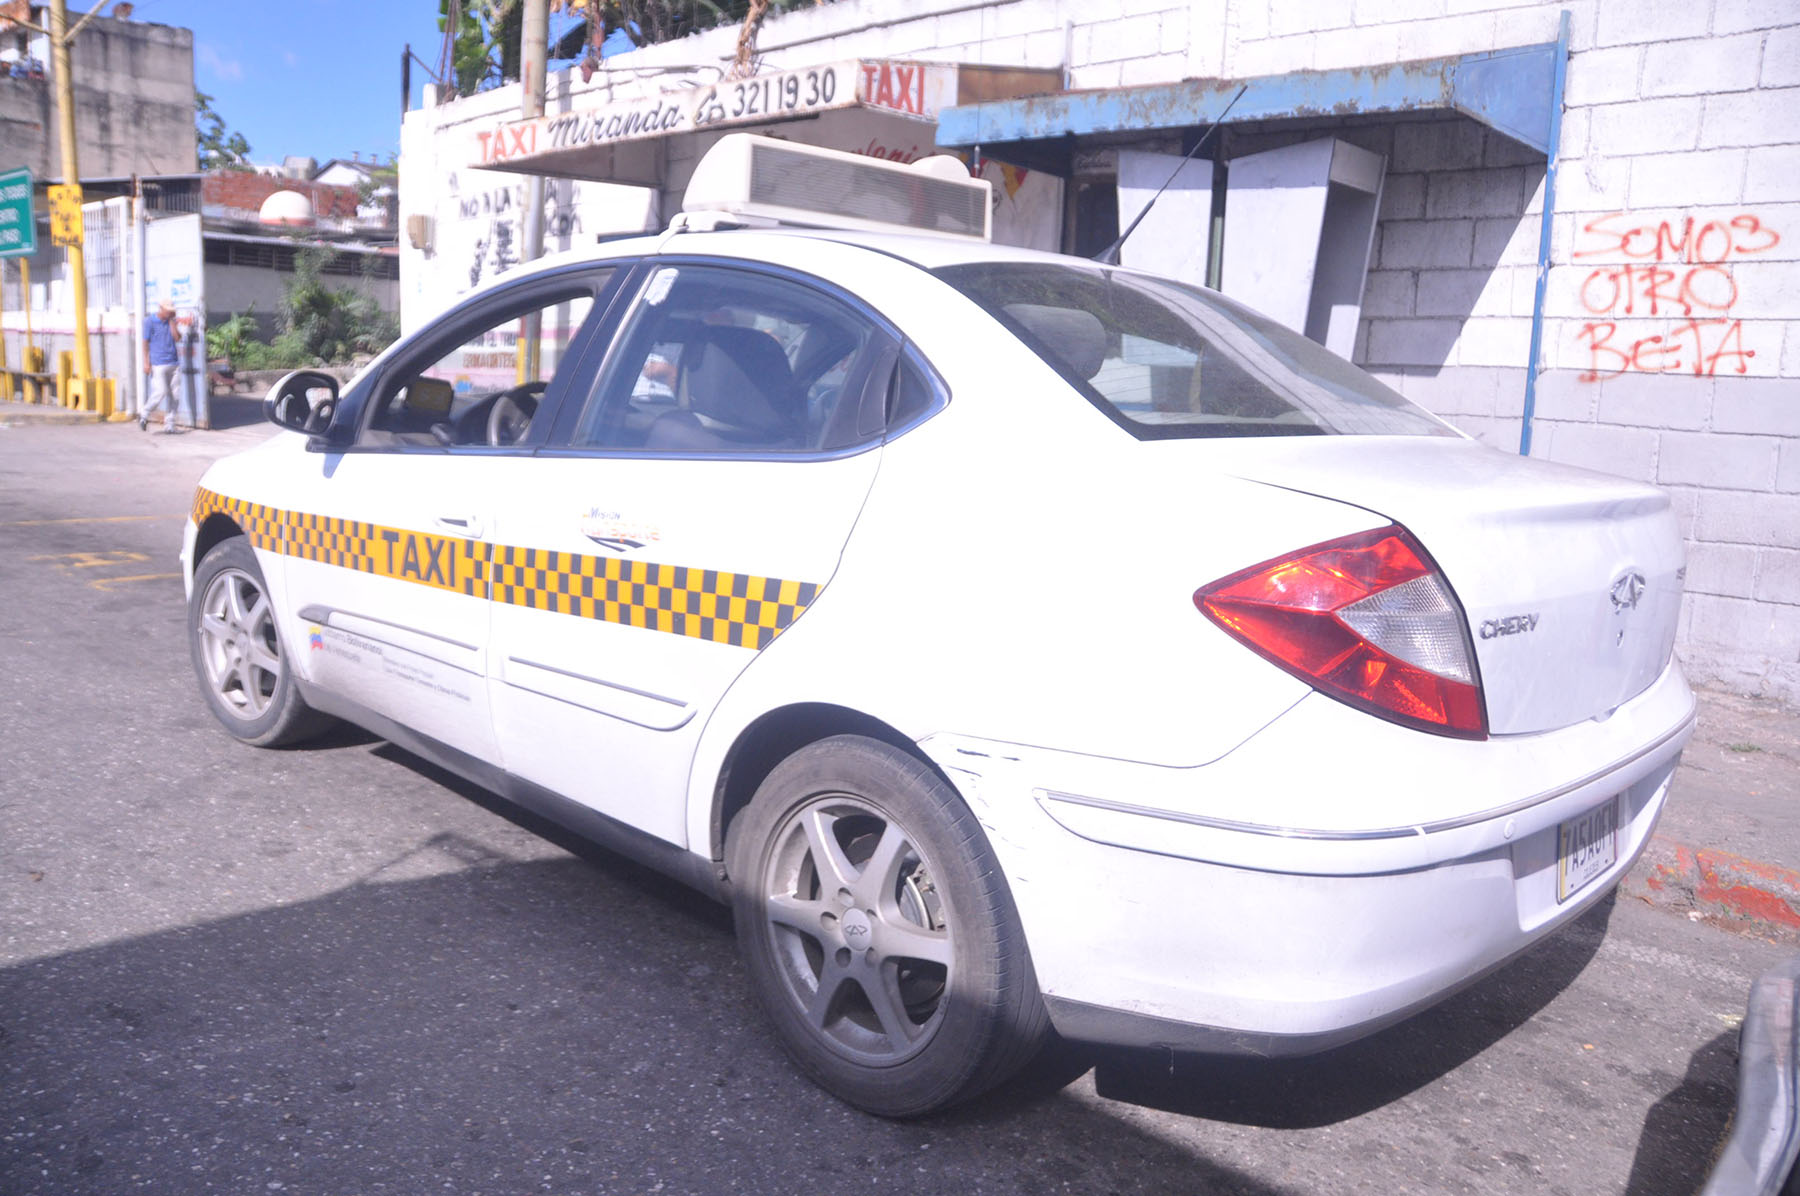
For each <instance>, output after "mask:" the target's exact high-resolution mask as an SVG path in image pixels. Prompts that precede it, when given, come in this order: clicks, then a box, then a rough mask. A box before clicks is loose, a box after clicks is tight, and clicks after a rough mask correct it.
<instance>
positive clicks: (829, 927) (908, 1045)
mask: <svg viewBox="0 0 1800 1196" xmlns="http://www.w3.org/2000/svg"><path fill="white" fill-rule="evenodd" d="M772 843H773V846H772V848H771V850H770V852H769V854H768V856H767V857H766V858H767V861H768V863H767V865H766V866H765V869H764V882H763V887H762V891H763V897H764V902H763V905H764V911H765V914H764V916H765V919H766V928H767V933H768V936H769V945H770V946H771V947H772V948H773V952H774V957H775V963H776V969H777V971H778V972H779V974H780V976H781V979H782V981H783V984H784V987H785V988H786V990H787V995H788V997H789V999H790V1000H791V1001H792V1002H793V1004H794V1007H795V1009H796V1011H797V1012H798V1013H799V1014H800V1016H801V1018H802V1020H804V1021H805V1023H806V1024H807V1026H808V1027H809V1028H810V1029H811V1030H812V1031H813V1033H815V1034H816V1035H818V1036H819V1037H820V1039H822V1040H823V1041H824V1042H825V1043H827V1044H828V1045H829V1046H830V1047H831V1048H832V1049H833V1050H834V1051H836V1052H837V1053H839V1054H841V1055H843V1056H845V1057H847V1058H848V1059H850V1060H851V1061H853V1062H856V1063H859V1064H863V1065H865V1066H891V1065H893V1064H897V1063H901V1062H904V1061H905V1060H907V1059H910V1058H912V1057H913V1056H915V1055H917V1054H918V1053H919V1052H920V1051H922V1050H924V1049H925V1047H926V1046H927V1045H928V1044H929V1043H930V1041H931V1040H932V1038H933V1036H934V1035H935V1034H936V1033H937V1030H938V1028H939V1026H940V1025H941V1024H942V1021H943V1017H944V1007H945V999H944V998H945V994H946V993H947V992H948V990H949V980H950V970H951V964H952V958H953V952H954V947H955V932H954V927H953V925H952V923H951V920H950V918H949V911H948V910H947V909H946V907H945V905H944V903H943V901H942V899H941V896H940V895H939V893H938V892H937V886H936V882H935V880H934V877H935V875H936V874H935V873H934V871H933V870H932V868H931V866H930V864H929V862H928V861H927V860H926V859H925V857H924V855H923V853H922V852H921V851H920V850H919V848H918V846H917V845H916V844H915V843H914V841H913V839H912V837H911V836H910V835H908V834H907V832H906V830H905V828H903V827H902V826H901V825H900V824H899V823H897V822H895V821H894V820H893V819H892V818H891V817H890V816H889V815H887V814H886V813H885V812H884V811H882V810H880V809H879V808H877V807H876V806H874V805H872V804H870V803H869V802H867V801H864V800H863V799H861V798H857V797H853V796H851V795H848V794H831V795H826V796H821V797H817V798H814V799H812V800H810V801H808V802H807V803H806V804H804V805H803V806H801V807H800V808H798V809H797V810H795V811H794V812H792V813H791V814H789V815H788V817H787V818H786V819H784V820H783V822H782V824H781V826H780V828H779V829H778V831H777V832H776V834H775V836H774V837H773V840H772Z"/></svg>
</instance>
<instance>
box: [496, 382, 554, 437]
mask: <svg viewBox="0 0 1800 1196" xmlns="http://www.w3.org/2000/svg"><path fill="white" fill-rule="evenodd" d="M544 387H545V383H542V382H527V383H526V384H525V385H523V386H515V387H513V388H512V389H511V390H503V391H501V392H500V393H499V394H497V395H495V396H494V405H493V407H492V408H490V409H489V411H488V421H487V442H488V443H489V444H490V445H492V446H493V447H495V448H505V447H506V446H507V445H509V444H517V443H519V441H520V440H522V439H523V438H524V436H525V429H527V428H529V427H530V426H531V417H532V416H534V415H536V414H537V409H538V399H539V398H540V397H542V395H543V393H544Z"/></svg>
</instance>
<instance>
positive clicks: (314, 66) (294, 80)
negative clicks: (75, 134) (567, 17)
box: [72, 0, 567, 163]
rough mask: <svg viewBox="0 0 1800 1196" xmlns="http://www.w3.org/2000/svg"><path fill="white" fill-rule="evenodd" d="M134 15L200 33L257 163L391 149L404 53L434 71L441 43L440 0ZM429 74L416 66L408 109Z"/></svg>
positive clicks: (251, 1)
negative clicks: (409, 46) (407, 50)
mask: <svg viewBox="0 0 1800 1196" xmlns="http://www.w3.org/2000/svg"><path fill="white" fill-rule="evenodd" d="M72 7H74V8H76V9H83V8H86V7H87V5H86V4H85V3H82V2H81V0H77V3H76V4H74V5H73V6H72ZM131 19H132V20H134V21H148V22H153V23H156V24H161V25H179V26H182V27H184V28H187V29H191V30H193V31H194V86H195V87H196V88H198V89H199V90H200V91H203V92H205V93H206V94H208V95H210V96H212V97H213V109H214V110H215V111H216V112H218V114H219V115H220V116H222V117H224V118H225V124H226V127H227V128H229V129H231V130H233V131H235V132H239V133H242V134H243V135H244V137H245V139H246V140H248V141H249V142H250V157H251V160H252V161H255V162H259V163H260V162H279V161H280V160H281V159H282V158H283V157H284V156H286V155H288V154H298V155H302V156H309V157H313V158H317V159H318V160H319V162H320V163H324V162H326V161H329V160H330V159H332V158H349V157H350V156H351V155H352V154H353V153H354V154H361V155H362V156H363V157H364V158H367V157H369V156H371V155H374V156H376V157H379V158H386V157H387V156H388V155H389V154H391V153H393V152H395V151H396V150H398V149H399V148H400V55H401V51H402V49H403V48H404V47H405V46H406V45H407V43H409V42H410V43H411V44H412V49H413V53H414V54H417V55H418V56H419V57H420V58H422V59H424V60H425V62H426V63H428V64H430V65H431V66H432V67H433V68H434V69H435V68H436V66H437V61H438V55H439V52H440V50H441V48H442V44H443V35H442V34H440V33H439V32H438V30H437V0H136V4H135V8H134V11H133V13H132V15H131ZM566 27H567V26H566V22H565V21H564V20H563V19H562V18H557V17H553V18H552V19H551V28H552V31H553V32H555V31H559V30H561V29H563V28H566ZM429 81H430V77H429V76H428V75H427V74H426V72H425V70H424V69H423V68H421V67H420V66H419V65H418V64H417V63H414V64H413V71H412V96H411V104H412V105H413V106H416V105H417V104H418V102H419V88H420V86H421V85H422V84H424V83H427V82H429Z"/></svg>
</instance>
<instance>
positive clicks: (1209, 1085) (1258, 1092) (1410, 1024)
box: [1094, 896, 1614, 1129]
mask: <svg viewBox="0 0 1800 1196" xmlns="http://www.w3.org/2000/svg"><path fill="white" fill-rule="evenodd" d="M1613 902H1614V897H1613V896H1608V897H1607V898H1606V899H1605V900H1603V901H1602V902H1601V903H1600V904H1599V905H1597V906H1595V908H1593V909H1592V910H1590V911H1588V912H1587V913H1586V914H1584V915H1583V916H1582V917H1581V918H1580V919H1578V920H1577V921H1576V922H1574V923H1573V924H1571V925H1570V926H1568V927H1566V928H1564V929H1563V931H1562V932H1560V933H1559V934H1557V935H1555V936H1553V937H1552V938H1551V939H1549V940H1548V941H1547V942H1543V943H1540V944H1538V945H1537V946H1536V947H1535V948H1534V949H1532V950H1531V951H1529V952H1527V953H1526V954H1525V955H1523V956H1521V957H1520V958H1518V959H1515V960H1513V961H1512V962H1511V963H1509V964H1507V965H1506V966H1504V967H1502V968H1501V969H1499V970H1498V971H1496V972H1494V973H1492V974H1491V975H1489V976H1487V977H1485V978H1484V979H1482V980H1481V981H1479V982H1478V983H1476V984H1474V985H1472V986H1470V987H1469V988H1467V989H1465V990H1463V991H1462V992H1461V993H1458V994H1457V995H1455V996H1453V997H1451V998H1450V999H1449V1000H1447V1001H1444V1002H1443V1003H1442V1004H1439V1005H1435V1006H1433V1007H1432V1008H1430V1009H1427V1010H1425V1011H1424V1012H1423V1013H1420V1014H1417V1015H1416V1016H1414V1017H1411V1018H1409V1019H1407V1020H1406V1021H1405V1022H1402V1023H1401V1024H1399V1025H1397V1026H1393V1027H1390V1028H1389V1029H1387V1030H1383V1031H1381V1032H1380V1033H1378V1034H1375V1035H1373V1036H1371V1037H1369V1038H1365V1039H1362V1040H1360V1041H1358V1042H1353V1043H1350V1044H1349V1045H1347V1046H1343V1047H1339V1048H1337V1049H1336V1050H1332V1051H1327V1052H1325V1053H1323V1054H1319V1055H1310V1056H1306V1057H1304V1058H1298V1059H1242V1058H1219V1057H1211V1056H1201V1055H1182V1054H1176V1055H1171V1054H1170V1053H1169V1052H1166V1051H1163V1052H1153V1051H1101V1052H1098V1054H1097V1065H1096V1068H1095V1073H1094V1075H1095V1086H1096V1087H1097V1088H1098V1089H1099V1091H1100V1093H1101V1095H1103V1096H1107V1097H1111V1098H1112V1099H1114V1100H1127V1101H1132V1102H1134V1103H1137V1104H1142V1105H1148V1106H1151V1107H1153V1108H1157V1109H1162V1110H1165V1111H1167V1112H1171V1113H1181V1114H1186V1115H1189V1116H1194V1117H1206V1118H1210V1119H1212V1120H1215V1121H1228V1122H1233V1123H1237V1124H1243V1125H1255V1126H1263V1127H1266V1128H1272V1129H1304V1128H1315V1127H1318V1126H1325V1125H1332V1124H1335V1123H1337V1122H1341V1121H1347V1120H1349V1119H1351V1118H1353V1117H1359V1116H1361V1115H1363V1114H1365V1113H1368V1112H1370V1111H1372V1110H1374V1109H1378V1108H1380V1107H1382V1106H1383V1105H1387V1104H1390V1103H1392V1102H1393V1101H1396V1100H1398V1099H1400V1098H1401V1097H1403V1096H1405V1095H1407V1094H1408V1093H1411V1092H1414V1091H1417V1090H1418V1089H1420V1088H1423V1087H1424V1086H1425V1085H1427V1084H1429V1083H1431V1082H1432V1081H1434V1080H1437V1079H1439V1078H1441V1077H1442V1076H1444V1075H1447V1074H1448V1073H1450V1072H1451V1071H1454V1070H1455V1069H1456V1068H1458V1067H1460V1066H1461V1065H1462V1064H1464V1063H1466V1062H1468V1061H1469V1060H1470V1059H1473V1058H1474V1057H1475V1056H1476V1055H1479V1054H1480V1053H1481V1052H1482V1051H1485V1050H1486V1049H1487V1048H1488V1047H1490V1046H1492V1045H1494V1044H1495V1043H1496V1042H1499V1041H1500V1040H1501V1039H1503V1038H1505V1037H1506V1036H1507V1035H1508V1034H1511V1033H1512V1032H1513V1031H1514V1030H1516V1029H1518V1028H1519V1027H1520V1026H1522V1025H1524V1024H1525V1023H1526V1022H1528V1021H1530V1020H1531V1018H1532V1017H1533V1015H1535V1014H1536V1013H1537V1012H1538V1011H1539V1010H1541V1009H1542V1008H1544V1006H1545V1005H1547V1004H1549V1003H1550V1001H1551V1000H1553V999H1554V998H1555V997H1556V996H1557V994H1559V993H1561V992H1562V991H1563V990H1564V989H1566V988H1567V987H1568V986H1569V985H1570V984H1571V983H1573V982H1574V980H1575V978H1576V977H1577V976H1579V975H1580V974H1581V971H1582V969H1583V968H1585V967H1586V966H1587V965H1588V962H1589V961H1590V960H1592V959H1593V957H1594V953H1595V952H1596V951H1598V950H1599V948H1600V942H1601V940H1602V938H1604V936H1605V933H1606V925H1607V922H1608V920H1609V919H1610V918H1611V916H1612V909H1613Z"/></svg>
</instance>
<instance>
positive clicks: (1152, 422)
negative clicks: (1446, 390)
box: [933, 262, 1456, 440]
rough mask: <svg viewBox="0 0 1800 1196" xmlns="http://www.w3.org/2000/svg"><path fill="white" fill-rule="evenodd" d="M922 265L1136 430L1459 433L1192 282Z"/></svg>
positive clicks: (1015, 265) (1185, 433)
mask: <svg viewBox="0 0 1800 1196" xmlns="http://www.w3.org/2000/svg"><path fill="white" fill-rule="evenodd" d="M933 273H935V274H936V275H937V276H938V277H939V278H941V279H943V280H944V281H945V282H947V283H949V284H950V285H951V286H953V287H955V288H956V289H957V290H959V291H961V292H962V293H963V294H965V295H967V296H968V297H969V298H971V299H973V300H974V301H975V302H977V303H979V304H980V305H981V306H982V307H984V308H986V309H987V311H988V312H989V313H991V314H992V315H993V316H994V317H995V318H996V319H998V320H999V321H1000V322H1001V323H1003V324H1005V325H1006V326H1007V327H1008V328H1009V329H1011V330H1012V332H1013V333H1014V335H1016V336H1017V337H1018V338H1019V340H1021V341H1022V342H1024V343H1025V345H1026V346H1027V347H1028V348H1030V349H1031V350H1032V351H1033V352H1034V353H1036V354H1037V355H1038V356H1039V357H1041V358H1043V359H1044V361H1045V362H1047V363H1048V364H1050V365H1051V366H1052V367H1054V368H1055V369H1056V371H1057V372H1058V373H1060V374H1061V375H1062V376H1063V377H1064V378H1066V379H1067V380H1068V381H1069V382H1070V384H1071V385H1073V386H1074V387H1075V388H1076V389H1077V390H1079V391H1080V392H1081V393H1082V394H1083V395H1085V396H1086V397H1087V399H1088V401H1089V402H1091V403H1093V404H1094V405H1095V406H1096V407H1099V408H1100V410H1102V411H1103V412H1105V413H1106V414H1107V415H1108V416H1109V417H1110V418H1111V419H1112V420H1113V421H1114V422H1115V423H1117V424H1119V425H1120V426H1121V427H1123V428H1125V429H1126V430H1127V431H1129V432H1130V433H1132V435H1134V436H1137V437H1138V438H1139V439H1141V440H1162V439H1172V438H1182V437H1210V436H1318V435H1363V436H1454V435H1456V433H1455V432H1453V431H1452V430H1451V429H1450V428H1448V427H1447V426H1446V425H1444V424H1443V423H1441V422H1440V421H1439V420H1437V419H1435V418H1434V417H1433V416H1431V415H1430V414H1428V413H1427V412H1426V411H1425V410H1424V409H1423V408H1421V407H1418V406H1416V405H1415V404H1413V403H1410V402H1408V401H1407V400H1406V399H1404V398H1402V397H1401V396H1400V395H1399V394H1397V393H1396V392H1395V391H1393V390H1391V389H1389V388H1388V387H1386V386H1383V385H1382V384H1381V383H1380V382H1377V381H1376V380H1375V379H1374V378H1371V377H1370V376H1369V375H1367V374H1365V373H1363V372H1362V371H1361V370H1359V369H1357V368H1356V367H1355V366H1353V365H1351V364H1350V363H1349V362H1347V361H1345V360H1344V359H1343V358H1341V357H1339V356H1337V355H1336V354H1335V353H1332V352H1331V351H1330V350H1328V349H1326V348H1325V347H1324V346H1323V345H1318V344H1315V343H1314V342H1312V341H1309V340H1307V339H1306V338H1305V337H1303V336H1301V335H1300V334H1299V333H1296V332H1293V331H1292V330H1290V329H1287V328H1284V327H1282V326H1281V325H1279V324H1276V323H1275V322H1274V321H1272V320H1269V319H1267V318H1266V317H1264V316H1260V315H1257V314H1256V313H1255V312H1252V311H1250V310H1249V309H1248V308H1246V307H1243V306H1242V305H1240V304H1237V303H1233V302H1231V301H1230V300H1228V299H1226V298H1224V297H1223V296H1220V295H1217V294H1215V293H1213V292H1210V291H1205V290H1202V289H1200V288H1198V287H1192V286H1188V285H1186V284H1184V283H1178V282H1174V281H1171V280H1169V279H1162V278H1155V277H1152V276H1150V275H1145V274H1137V273H1133V272H1131V271H1128V270H1120V269H1115V268H1109V267H1105V266H1099V265H1092V266H1090V265H1086V264H1082V263H1073V262H1071V263H1068V264H1063V263H1051V262H981V263H971V264H965V265H958V266H947V267H944V268H942V269H939V270H936V271H933Z"/></svg>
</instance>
